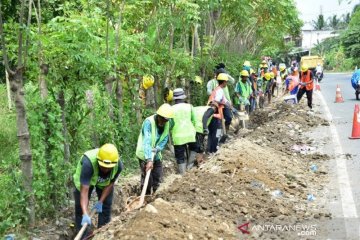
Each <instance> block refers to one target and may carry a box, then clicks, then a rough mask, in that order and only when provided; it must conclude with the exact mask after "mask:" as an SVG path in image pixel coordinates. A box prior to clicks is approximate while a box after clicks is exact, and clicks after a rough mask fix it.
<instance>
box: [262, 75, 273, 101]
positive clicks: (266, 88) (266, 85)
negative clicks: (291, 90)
mask: <svg viewBox="0 0 360 240" xmlns="http://www.w3.org/2000/svg"><path fill="white" fill-rule="evenodd" d="M262 80H263V81H262V82H263V84H262V89H263V93H264V97H266V96H267V99H268V104H270V103H271V95H272V92H271V86H272V84H273V81H271V73H270V72H267V73H265V74H264V77H263V78H262Z"/></svg>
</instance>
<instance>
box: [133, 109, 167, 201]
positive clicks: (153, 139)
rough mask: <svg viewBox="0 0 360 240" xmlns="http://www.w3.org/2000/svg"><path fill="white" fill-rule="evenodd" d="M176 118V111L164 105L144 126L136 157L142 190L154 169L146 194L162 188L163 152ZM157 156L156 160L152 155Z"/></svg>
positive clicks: (139, 138)
mask: <svg viewBox="0 0 360 240" xmlns="http://www.w3.org/2000/svg"><path fill="white" fill-rule="evenodd" d="M173 117H174V110H173V108H172V107H171V106H170V105H169V104H168V103H164V104H163V105H161V106H160V107H159V109H158V110H157V112H156V114H154V115H152V116H150V117H148V118H146V119H145V120H144V122H143V124H142V127H141V130H140V134H139V137H138V142H137V146H136V156H137V158H138V159H139V165H140V170H141V189H142V188H143V185H144V180H145V176H146V172H147V171H148V170H150V169H152V171H151V174H150V178H149V183H148V186H147V190H146V194H147V195H149V194H151V191H152V192H153V193H154V192H155V191H156V190H157V189H158V188H159V186H160V183H161V179H162V175H163V167H162V162H161V159H162V155H161V151H162V150H163V149H164V148H165V146H166V143H167V141H168V140H169V129H170V123H169V120H170V119H171V118H173ZM153 154H154V155H155V157H154V159H153V158H152V155H153Z"/></svg>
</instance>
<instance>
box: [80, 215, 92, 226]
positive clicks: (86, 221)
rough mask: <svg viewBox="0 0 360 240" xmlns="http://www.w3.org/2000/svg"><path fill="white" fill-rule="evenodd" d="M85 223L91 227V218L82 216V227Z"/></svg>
mask: <svg viewBox="0 0 360 240" xmlns="http://www.w3.org/2000/svg"><path fill="white" fill-rule="evenodd" d="M85 223H87V224H88V225H91V218H90V217H89V215H87V214H84V215H83V216H82V220H81V226H83V225H84V224H85Z"/></svg>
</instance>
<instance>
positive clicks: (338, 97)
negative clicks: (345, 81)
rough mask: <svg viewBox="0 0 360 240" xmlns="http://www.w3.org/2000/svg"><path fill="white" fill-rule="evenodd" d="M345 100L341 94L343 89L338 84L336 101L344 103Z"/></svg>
mask: <svg viewBox="0 0 360 240" xmlns="http://www.w3.org/2000/svg"><path fill="white" fill-rule="evenodd" d="M342 102H344V99H343V97H342V95H341V90H340V87H339V85H337V86H336V98H335V103H342Z"/></svg>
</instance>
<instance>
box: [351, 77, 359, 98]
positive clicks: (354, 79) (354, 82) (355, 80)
mask: <svg viewBox="0 0 360 240" xmlns="http://www.w3.org/2000/svg"><path fill="white" fill-rule="evenodd" d="M351 85H352V87H353V88H354V90H355V96H356V100H360V99H359V94H360V70H357V71H355V72H354V74H353V75H352V77H351Z"/></svg>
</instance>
